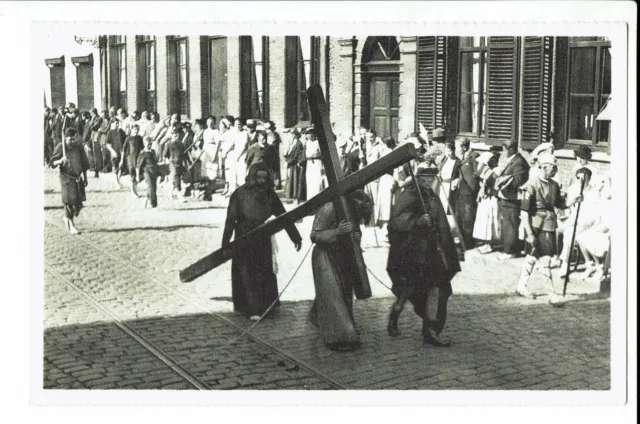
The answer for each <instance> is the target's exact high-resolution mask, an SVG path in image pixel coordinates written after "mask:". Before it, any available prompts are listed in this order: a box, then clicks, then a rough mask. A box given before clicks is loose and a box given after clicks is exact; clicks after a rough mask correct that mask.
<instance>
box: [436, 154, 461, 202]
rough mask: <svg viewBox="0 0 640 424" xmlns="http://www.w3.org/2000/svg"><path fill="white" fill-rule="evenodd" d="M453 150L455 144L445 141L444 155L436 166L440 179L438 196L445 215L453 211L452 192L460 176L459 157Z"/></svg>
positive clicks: (453, 200)
mask: <svg viewBox="0 0 640 424" xmlns="http://www.w3.org/2000/svg"><path fill="white" fill-rule="evenodd" d="M454 152H455V146H454V145H453V143H445V145H444V155H445V157H444V159H443V161H442V162H441V163H440V166H439V167H438V168H439V169H440V181H442V183H441V184H440V190H439V193H438V196H439V197H440V202H442V207H443V208H444V210H445V211H446V212H447V215H451V214H452V213H453V211H452V210H451V207H453V205H454V203H455V199H454V198H452V194H454V190H455V189H456V187H457V185H458V178H460V159H458V158H457V157H456V155H455V153H454ZM449 206H451V207H449Z"/></svg>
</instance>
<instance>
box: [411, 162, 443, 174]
mask: <svg viewBox="0 0 640 424" xmlns="http://www.w3.org/2000/svg"><path fill="white" fill-rule="evenodd" d="M438 172H439V171H438V168H434V167H432V166H429V165H428V164H427V163H426V162H422V163H420V164H418V168H417V169H416V176H420V175H427V176H436V175H438Z"/></svg>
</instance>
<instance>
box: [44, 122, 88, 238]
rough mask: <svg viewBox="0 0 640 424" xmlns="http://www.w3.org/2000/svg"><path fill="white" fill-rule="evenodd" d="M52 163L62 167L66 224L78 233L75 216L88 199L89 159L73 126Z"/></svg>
mask: <svg viewBox="0 0 640 424" xmlns="http://www.w3.org/2000/svg"><path fill="white" fill-rule="evenodd" d="M51 165H52V166H53V167H54V168H55V167H58V166H59V167H60V193H61V194H62V203H63V205H64V225H65V227H66V229H67V231H69V233H70V234H78V230H77V229H76V227H75V225H74V223H73V218H74V217H76V216H78V215H79V214H80V210H81V209H82V202H83V201H85V200H86V195H85V187H86V186H87V182H88V180H87V170H88V169H89V160H88V159H87V155H86V154H85V151H84V148H83V146H82V145H81V144H80V143H79V142H78V141H77V138H76V131H75V129H73V128H69V129H67V131H66V132H65V139H64V148H63V145H62V143H60V144H58V145H57V146H56V148H55V150H54V151H53V154H52V155H51Z"/></svg>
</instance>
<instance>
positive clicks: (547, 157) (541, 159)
mask: <svg viewBox="0 0 640 424" xmlns="http://www.w3.org/2000/svg"><path fill="white" fill-rule="evenodd" d="M538 165H539V166H542V165H553V166H558V161H557V159H556V157H555V156H553V155H552V154H551V153H546V152H545V153H541V154H540V155H538Z"/></svg>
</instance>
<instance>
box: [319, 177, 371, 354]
mask: <svg viewBox="0 0 640 424" xmlns="http://www.w3.org/2000/svg"><path fill="white" fill-rule="evenodd" d="M349 200H350V205H349V206H350V207H351V210H352V212H353V214H354V216H355V219H356V220H357V221H358V222H359V221H360V220H361V219H362V217H363V216H365V215H367V214H368V213H369V212H370V210H371V209H372V207H373V203H372V202H371V199H370V198H369V197H368V196H367V194H365V192H364V190H356V191H355V192H353V193H352V194H351V195H350V196H349ZM351 232H353V233H355V238H356V240H357V241H358V243H360V240H361V238H362V233H361V232H360V229H359V228H358V227H357V226H353V225H352V224H351V223H350V222H347V221H343V222H338V221H337V219H336V216H335V209H334V206H333V203H327V204H325V205H324V206H323V207H322V208H320V210H319V211H318V213H317V214H316V217H315V219H314V221H313V227H312V230H311V242H312V243H315V247H314V248H313V253H312V256H311V264H312V265H311V266H312V267H313V282H314V284H315V289H316V297H315V300H314V301H313V306H312V307H311V313H310V319H311V323H312V324H313V325H315V326H316V327H318V328H319V329H320V331H321V333H322V337H323V339H324V342H325V345H326V346H327V347H328V348H329V349H331V350H337V351H348V350H353V349H357V348H358V347H359V345H360V340H359V337H358V333H357V332H356V328H355V324H354V319H353V282H352V277H351V275H350V274H349V269H348V268H347V267H346V266H345V262H344V258H345V257H348V254H347V252H346V251H345V249H348V246H347V245H345V242H344V238H343V237H345V236H347V234H349V233H351Z"/></svg>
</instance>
